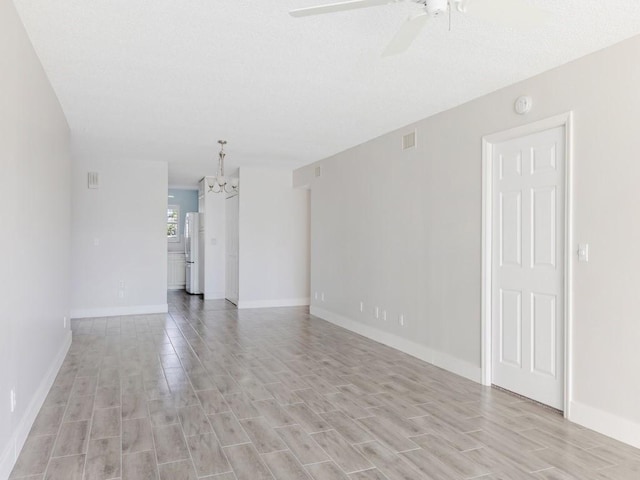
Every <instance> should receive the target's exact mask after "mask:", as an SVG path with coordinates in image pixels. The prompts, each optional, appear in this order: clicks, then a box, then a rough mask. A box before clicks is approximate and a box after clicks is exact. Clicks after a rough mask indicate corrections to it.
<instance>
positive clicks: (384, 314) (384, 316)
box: [382, 310, 387, 322]
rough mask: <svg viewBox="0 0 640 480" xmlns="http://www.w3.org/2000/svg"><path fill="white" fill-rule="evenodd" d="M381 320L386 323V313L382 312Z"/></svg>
mask: <svg viewBox="0 0 640 480" xmlns="http://www.w3.org/2000/svg"><path fill="white" fill-rule="evenodd" d="M382 319H383V320H384V321H385V322H386V321H387V311H386V310H383V311H382Z"/></svg>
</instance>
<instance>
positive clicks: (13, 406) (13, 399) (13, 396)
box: [11, 388, 16, 413]
mask: <svg viewBox="0 0 640 480" xmlns="http://www.w3.org/2000/svg"><path fill="white" fill-rule="evenodd" d="M15 411H16V389H15V388H12V389H11V413H13V412H15Z"/></svg>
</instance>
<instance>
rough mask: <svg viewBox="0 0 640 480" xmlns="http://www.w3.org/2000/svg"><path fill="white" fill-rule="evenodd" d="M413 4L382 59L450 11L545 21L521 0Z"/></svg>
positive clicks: (364, 1)
mask: <svg viewBox="0 0 640 480" xmlns="http://www.w3.org/2000/svg"><path fill="white" fill-rule="evenodd" d="M403 1H405V0H348V1H346V2H340V3H330V4H326V5H319V6H315V7H307V8H299V9H296V10H291V11H290V12H289V14H290V15H291V16H293V17H306V16H310V15H321V14H324V13H334V12H342V11H345V10H357V9H360V8H367V7H377V6H380V5H389V4H392V3H399V2H403ZM408 1H411V2H414V3H417V4H418V5H419V6H420V7H421V10H423V11H422V12H421V13H419V14H417V15H414V16H412V17H409V19H408V20H407V21H406V22H405V23H404V25H403V26H402V27H401V28H400V31H398V33H397V34H396V35H395V37H393V39H392V40H391V42H390V43H389V45H387V48H385V50H384V51H383V52H382V56H383V57H387V56H390V55H397V54H399V53H403V52H404V51H406V50H407V49H408V48H409V47H410V46H411V44H412V43H413V41H414V40H415V39H416V38H417V37H418V35H419V34H420V32H421V31H422V29H423V28H424V27H425V25H426V24H427V22H428V21H429V19H431V18H437V17H440V16H444V15H446V14H449V18H451V11H452V10H453V9H455V10H457V11H459V12H461V13H465V14H466V13H468V14H470V15H474V16H476V17H478V18H481V19H483V20H487V21H492V22H494V23H499V24H504V25H507V26H511V27H519V28H528V27H533V26H536V25H539V24H541V23H542V22H544V21H545V20H546V18H547V13H546V12H544V11H542V10H540V9H538V8H536V7H533V6H532V5H530V4H529V3H527V2H526V1H525V0H408Z"/></svg>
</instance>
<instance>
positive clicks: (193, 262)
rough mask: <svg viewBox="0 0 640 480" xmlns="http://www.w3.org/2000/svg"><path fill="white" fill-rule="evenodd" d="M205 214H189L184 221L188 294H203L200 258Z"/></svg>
mask: <svg viewBox="0 0 640 480" xmlns="http://www.w3.org/2000/svg"><path fill="white" fill-rule="evenodd" d="M203 216H204V215H203V214H201V213H197V212H189V213H187V215H186V218H185V221H184V253H185V257H186V262H187V264H186V269H187V271H186V274H187V287H186V289H187V292H188V293H193V294H198V293H202V285H201V284H200V269H201V268H202V260H203V259H201V258H200V248H199V241H200V238H199V237H200V224H201V223H202V220H203Z"/></svg>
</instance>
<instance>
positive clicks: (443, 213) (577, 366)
mask: <svg viewBox="0 0 640 480" xmlns="http://www.w3.org/2000/svg"><path fill="white" fill-rule="evenodd" d="M639 55H640V37H635V38H632V39H630V40H627V41H625V42H623V43H620V44H618V45H615V46H613V47H610V48H608V49H606V50H603V51H600V52H597V53H595V54H592V55H590V56H587V57H584V58H582V59H579V60H577V61H575V62H572V63H570V64H567V65H565V66H562V67H560V68H557V69H555V70H552V71H549V72H547V73H544V74H542V75H540V76H537V77H534V78H532V79H529V80H527V81H524V82H521V83H518V84H516V85H513V86H511V87H508V88H505V89H503V90H500V91H497V92H495V93H492V94H489V95H487V96H484V97H481V98H478V99H476V100H474V101H472V102H470V103H467V104H465V105H462V106H460V107H458V108H454V109H452V110H449V111H446V112H444V113H441V114H438V115H436V116H433V117H430V118H427V119H425V120H423V121H420V122H418V123H416V124H414V125H410V126H408V127H407V128H404V129H401V130H399V131H396V132H392V133H389V134H387V135H384V136H382V137H380V138H377V139H375V140H372V141H370V142H368V143H366V144H364V145H360V146H358V147H355V148H353V149H351V150H348V151H346V152H343V153H340V154H338V155H336V156H334V157H332V158H328V159H326V160H323V161H320V162H317V163H316V164H312V165H309V166H307V167H304V168H302V169H299V170H297V171H296V172H295V175H294V183H295V184H296V185H305V184H309V185H310V186H311V189H312V198H311V204H312V213H311V231H312V240H311V262H312V267H311V291H312V308H313V309H314V310H315V311H316V312H317V313H320V314H321V315H323V316H325V317H327V318H332V319H333V320H334V321H336V320H337V321H342V322H343V323H344V324H348V325H351V326H352V327H354V328H357V329H359V330H360V331H363V332H364V333H369V334H373V335H377V336H378V338H385V339H387V340H389V341H390V343H393V344H394V345H396V346H401V347H402V346H404V347H406V348H405V349H406V350H409V351H413V352H414V353H418V354H422V356H423V357H425V358H430V359H431V360H433V361H434V362H435V363H438V364H440V365H442V366H444V367H445V368H449V369H450V370H453V371H456V372H458V373H461V374H463V375H466V376H468V377H471V378H479V370H480V348H481V341H480V333H481V325H480V301H481V298H480V288H481V198H482V196H481V195H482V192H481V186H482V178H481V159H482V156H481V155H482V150H481V141H482V136H483V135H486V134H491V133H494V132H498V131H503V130H507V129H509V128H512V127H516V126H519V125H523V124H526V123H531V122H533V121H536V120H540V119H543V118H546V117H550V116H553V115H556V114H559V113H564V112H567V111H570V110H573V112H574V114H575V117H574V120H575V122H574V126H575V129H574V134H575V135H574V156H575V157H574V158H575V162H574V163H575V164H574V213H575V216H574V223H573V225H572V228H573V232H574V240H575V243H576V245H574V246H573V247H576V248H577V243H589V244H590V257H591V258H590V262H589V263H576V264H575V270H574V274H573V295H574V297H573V298H574V316H573V336H572V338H571V341H572V342H573V346H574V350H573V357H572V358H571V359H570V360H571V362H572V365H573V385H572V386H573V397H572V398H571V400H572V404H571V410H570V412H571V418H572V419H574V420H576V421H578V422H580V423H583V424H586V425H588V426H591V427H593V428H596V429H599V430H601V431H604V432H605V433H608V434H609V435H615V436H617V437H618V438H621V439H623V440H625V441H627V442H630V443H634V444H636V445H637V446H640V410H639V409H638V408H637V405H638V399H639V398H640V376H638V366H639V365H640V363H639V357H638V353H637V352H638V345H640V321H638V311H637V305H636V302H635V299H636V297H637V295H638V292H640V249H638V248H636V246H635V244H636V243H637V241H638V239H639V238H640V222H638V221H637V209H638V204H639V203H640V190H639V188H638V182H639V179H640V163H639V162H638V148H639V147H640V143H639V140H638V138H639V136H638V125H640V93H638V80H639V79H640V62H638V61H637V59H638V57H639ZM522 94H528V95H531V96H532V97H533V101H534V107H533V110H532V112H531V113H530V114H529V115H527V116H524V117H523V116H518V115H516V114H515V113H514V111H513V102H514V100H515V99H516V98H517V97H518V96H519V95H522ZM413 128H417V133H418V148H417V149H416V150H414V151H411V152H402V151H401V150H400V141H401V135H402V134H404V133H406V132H408V131H410V130H412V129H413ZM316 165H321V166H322V176H321V177H319V178H314V175H313V169H314V167H315V166H316ZM315 292H320V293H321V292H324V293H325V301H324V302H322V301H321V300H314V299H313V298H314V293H315ZM360 301H364V304H365V311H364V312H363V313H360V310H359V302H360ZM376 305H377V306H380V307H381V308H383V309H386V310H387V311H388V316H389V317H390V321H387V322H384V321H382V320H376V319H374V318H373V314H372V309H373V307H374V306H376ZM400 314H404V315H405V317H406V326H405V327H404V328H402V327H400V326H399V325H398V322H397V316H398V315H400Z"/></svg>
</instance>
